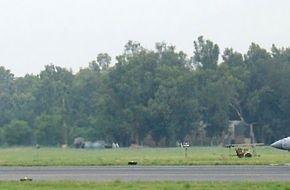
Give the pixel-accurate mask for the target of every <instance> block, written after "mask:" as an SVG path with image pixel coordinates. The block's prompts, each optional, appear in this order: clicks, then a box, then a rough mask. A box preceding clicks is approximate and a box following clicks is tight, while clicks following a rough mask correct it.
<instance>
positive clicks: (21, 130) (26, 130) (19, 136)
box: [5, 120, 32, 145]
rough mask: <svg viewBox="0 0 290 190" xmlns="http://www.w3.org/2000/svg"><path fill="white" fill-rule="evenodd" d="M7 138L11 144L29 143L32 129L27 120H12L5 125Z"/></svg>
mask: <svg viewBox="0 0 290 190" xmlns="http://www.w3.org/2000/svg"><path fill="white" fill-rule="evenodd" d="M5 139H6V142H7V143H8V144H9V145H29V144H31V140H32V129H31V128H30V127H29V126H28V123H27V122H26V121H22V120H12V121H11V122H10V123H9V124H7V125H6V126H5Z"/></svg>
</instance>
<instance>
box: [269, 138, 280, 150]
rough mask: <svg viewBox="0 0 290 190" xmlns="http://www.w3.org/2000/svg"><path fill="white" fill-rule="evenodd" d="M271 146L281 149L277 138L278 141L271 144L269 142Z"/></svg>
mask: <svg viewBox="0 0 290 190" xmlns="http://www.w3.org/2000/svg"><path fill="white" fill-rule="evenodd" d="M271 147H274V148H278V149H282V141H281V140H279V141H276V142H274V143H273V144H271Z"/></svg>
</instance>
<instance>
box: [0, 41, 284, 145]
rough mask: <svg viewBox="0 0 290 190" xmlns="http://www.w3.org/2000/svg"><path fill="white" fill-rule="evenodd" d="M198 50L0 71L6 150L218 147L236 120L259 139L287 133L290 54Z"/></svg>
mask: <svg viewBox="0 0 290 190" xmlns="http://www.w3.org/2000/svg"><path fill="white" fill-rule="evenodd" d="M193 48H194V51H193V54H192V55H186V54H185V53H184V52H182V51H177V50H176V49H175V47H174V46H171V45H167V44H166V43H164V42H162V43H156V47H155V49H153V50H151V49H146V48H144V47H142V45H141V44H140V43H138V42H133V41H129V42H128V43H127V44H126V45H125V46H124V52H123V53H122V54H121V55H119V56H117V57H116V62H115V63H113V64H112V63H111V57H110V56H109V55H108V54H107V53H100V54H98V55H97V57H96V59H95V60H93V61H92V62H90V63H89V65H88V67H86V68H82V69H80V70H79V71H78V72H77V73H73V72H72V71H71V70H68V69H66V68H62V67H59V66H55V65H52V64H51V65H47V66H45V68H44V70H43V71H41V72H40V73H39V74H38V75H32V74H30V75H28V74H27V75H25V76H24V77H15V76H14V75H13V74H12V73H11V72H10V70H8V69H6V68H4V67H3V66H1V67H0V144H1V145H32V144H40V145H47V146H52V145H60V144H72V142H73V139H74V138H76V137H84V138H85V139H86V140H90V141H95V140H104V141H106V142H118V143H119V144H120V145H121V146H129V145H130V144H147V145H150V146H173V145H175V143H176V142H177V141H179V142H182V141H184V140H189V141H191V142H193V144H196V145H207V144H210V143H212V144H219V143H220V142H221V140H222V137H223V135H224V134H226V133H227V130H228V125H229V121H232V120H240V121H243V122H245V123H247V124H251V125H253V126H254V127H253V129H254V132H255V134H256V139H257V141H258V142H264V143H271V142H273V141H274V140H275V139H279V138H281V137H284V136H287V135H289V132H290V49H289V48H277V47H276V46H275V45H273V46H272V48H271V51H267V50H266V49H263V48H261V47H260V46H259V45H258V44H255V43H252V44H251V45H250V46H249V49H248V51H247V53H246V54H242V53H239V52H237V51H235V50H233V49H231V48H226V49H225V50H224V51H223V52H222V53H220V49H219V47H218V45H217V44H215V43H214V42H212V41H210V40H206V39H204V38H203V37H202V36H200V37H199V38H198V39H197V40H196V41H194V42H193ZM219 60H220V61H219Z"/></svg>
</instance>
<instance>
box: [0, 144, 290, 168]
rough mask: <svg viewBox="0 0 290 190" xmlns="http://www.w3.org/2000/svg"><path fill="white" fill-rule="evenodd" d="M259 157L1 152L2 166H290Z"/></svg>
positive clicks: (285, 158) (197, 152) (221, 152)
mask: <svg viewBox="0 0 290 190" xmlns="http://www.w3.org/2000/svg"><path fill="white" fill-rule="evenodd" d="M256 149H257V153H258V154H259V155H260V156H259V157H253V158H237V157H236V156H233V155H234V153H235V152H234V149H231V150H229V149H227V148H223V147H190V148H188V151H187V157H185V150H184V149H182V148H139V149H136V148H120V149H89V150H88V149H74V148H67V149H61V148H40V149H35V148H28V147H26V148H23V147H21V148H2V149H0V165H1V166H77V165H84V166H93V165H127V163H128V161H130V160H135V161H137V162H138V164H139V165H225V164H231V165H233V164H238V165H240V164H244V165H245V164H246V165H251V164H260V165H261V164H283V163H290V154H289V153H288V152H287V151H281V150H276V149H274V148H271V147H267V146H265V147H257V148H256Z"/></svg>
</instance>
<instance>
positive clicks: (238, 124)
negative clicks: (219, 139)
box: [224, 120, 255, 144]
mask: <svg viewBox="0 0 290 190" xmlns="http://www.w3.org/2000/svg"><path fill="white" fill-rule="evenodd" d="M253 143H255V134H254V130H253V124H248V123H246V122H244V121H240V120H234V121H230V123H229V127H228V132H227V134H225V138H224V144H253Z"/></svg>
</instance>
